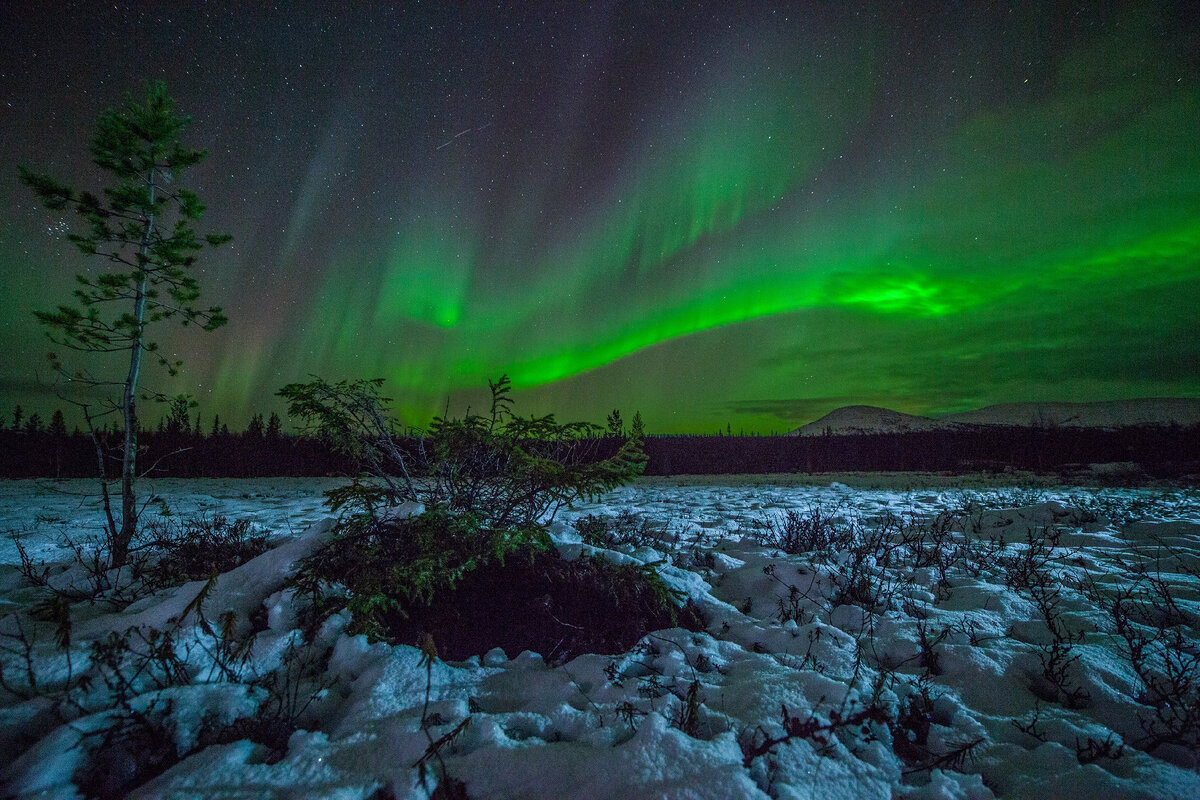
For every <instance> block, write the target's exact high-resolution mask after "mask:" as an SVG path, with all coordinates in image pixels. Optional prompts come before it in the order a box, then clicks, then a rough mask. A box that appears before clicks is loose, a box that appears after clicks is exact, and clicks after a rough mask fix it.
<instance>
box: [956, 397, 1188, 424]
mask: <svg viewBox="0 0 1200 800" xmlns="http://www.w3.org/2000/svg"><path fill="white" fill-rule="evenodd" d="M941 421H943V422H958V423H964V424H967V425H1022V426H1028V425H1033V426H1056V427H1065V428H1123V427H1127V426H1131V425H1184V426H1186V425H1197V424H1200V399H1198V398H1186V397H1152V398H1146V399H1142V400H1109V401H1104V402H1097V403H1002V404H1000V405H995V406H987V407H986V408H980V409H977V410H975V411H964V412H963V413H961V414H948V415H947V416H944V417H941Z"/></svg>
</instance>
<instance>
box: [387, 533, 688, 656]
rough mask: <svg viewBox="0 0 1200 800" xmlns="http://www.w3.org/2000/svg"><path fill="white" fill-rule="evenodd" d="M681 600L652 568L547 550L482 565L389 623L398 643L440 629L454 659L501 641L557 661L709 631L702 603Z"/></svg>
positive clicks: (437, 636) (438, 636) (514, 650)
mask: <svg viewBox="0 0 1200 800" xmlns="http://www.w3.org/2000/svg"><path fill="white" fill-rule="evenodd" d="M676 602H677V601H676V600H675V598H674V597H673V595H672V593H671V591H670V590H669V589H668V588H667V587H666V585H665V584H664V583H663V582H662V579H661V578H659V577H658V575H657V574H655V572H654V570H653V568H652V567H642V566H640V565H634V564H615V563H613V562H611V561H608V560H606V559H603V558H586V557H585V558H580V559H578V560H576V561H567V560H566V559H563V558H561V557H560V556H558V555H557V554H556V553H554V552H539V553H536V554H534V555H533V556H532V558H526V557H521V556H514V557H512V558H509V559H507V560H506V561H505V563H504V564H503V565H496V566H493V567H492V568H491V569H486V570H475V571H473V572H471V573H470V574H468V575H466V576H465V577H464V578H463V579H462V580H461V581H459V583H458V585H457V586H456V587H455V588H454V589H452V590H450V591H447V592H443V593H439V595H438V596H437V597H436V598H435V600H434V602H433V603H432V604H430V605H421V604H418V605H413V606H410V607H409V608H408V609H407V616H405V613H403V612H400V611H393V612H392V613H390V614H389V615H388V616H387V624H388V633H389V634H390V636H389V638H391V639H392V640H393V641H395V642H397V643H416V642H419V641H420V640H421V637H422V635H423V633H425V632H428V633H430V634H432V636H433V638H434V641H436V642H437V647H438V652H439V654H440V655H441V656H442V657H443V658H447V659H450V660H454V661H461V660H463V659H466V658H468V657H470V656H472V655H480V656H482V655H483V654H485V653H487V652H488V651H489V650H491V649H492V648H494V647H500V648H503V649H504V652H505V653H506V654H507V655H508V656H510V657H512V656H515V655H517V654H518V653H520V652H522V651H524V650H532V651H533V652H535V653H540V654H541V655H542V656H543V657H544V658H545V659H546V661H547V662H549V663H554V664H557V663H563V662H566V661H569V660H570V659H572V658H574V657H575V656H578V655H582V654H584V653H601V654H613V653H623V652H625V651H627V650H629V649H630V648H631V647H633V646H634V645H635V644H636V643H637V642H638V640H639V639H641V638H642V637H643V636H645V635H646V634H647V633H650V632H651V631H656V630H662V629H664V628H673V627H677V626H679V627H684V628H687V629H688V630H692V631H701V630H704V620H703V619H702V618H701V616H700V613H699V609H698V608H696V606H695V605H693V604H691V603H687V604H685V605H684V606H683V607H682V608H680V607H679V606H678V605H677V604H676Z"/></svg>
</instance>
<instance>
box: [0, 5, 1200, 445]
mask: <svg viewBox="0 0 1200 800" xmlns="http://www.w3.org/2000/svg"><path fill="white" fill-rule="evenodd" d="M1012 5H1013V6H1014V7H1013V8H1004V7H1001V6H1000V4H983V3H961V4H952V5H948V6H943V5H935V4H925V3H915V4H914V3H909V4H903V5H901V4H899V3H891V2H881V3H870V4H862V5H857V4H849V3H847V4H842V3H831V4H821V5H819V6H810V5H807V4H805V5H786V6H785V5H780V6H777V7H771V6H767V5H765V4H756V3H751V4H742V3H724V2H723V3H716V4H711V5H697V4H692V3H689V4H683V3H649V2H646V3H641V2H639V3H627V4H626V3H618V4H593V5H587V6H584V5H577V4H574V3H553V4H547V5H542V4H535V3H530V2H520V3H514V4H513V5H512V7H501V8H496V7H494V6H492V5H486V6H485V5H483V4H478V3H463V4H459V3H455V4H437V3H434V4H419V5H418V4H416V3H404V4H397V6H398V7H396V8H385V7H384V5H383V4H382V3H356V4H353V5H345V6H342V5H341V4H338V3H325V2H321V3H312V4H304V3H301V4H290V3H289V4H281V5H280V7H278V8H269V7H267V6H265V5H264V4H259V3H218V4H213V3H209V4H201V3H188V4H179V3H164V2H155V3H149V2H147V3H132V4H129V3H115V4H114V3H108V4H104V5H101V4H97V3H87V4H76V3H71V4H65V3H59V2H46V3H15V2H14V3H5V4H4V5H3V10H2V11H0V15H2V23H3V28H2V29H3V31H4V43H5V46H4V48H3V52H2V53H0V143H2V144H0V146H2V147H3V149H4V169H3V170H0V193H2V202H3V207H4V208H5V209H6V213H4V214H3V215H2V217H0V281H2V285H3V301H2V302H3V314H2V315H0V410H2V411H3V413H4V414H5V415H6V416H7V415H8V414H9V409H10V408H11V406H12V405H13V403H15V402H22V403H24V404H25V405H26V407H27V408H34V409H40V410H41V411H42V414H43V416H45V415H47V414H48V412H49V411H50V410H52V409H53V408H54V407H55V406H56V405H59V403H58V402H57V401H56V400H55V398H54V397H53V396H52V395H50V394H47V392H46V390H44V389H39V387H38V381H39V380H41V381H44V382H48V381H49V378H50V375H49V371H48V370H47V368H46V367H45V366H44V361H43V358H42V356H43V354H44V353H45V352H46V351H47V350H48V349H49V348H50V345H49V343H48V342H47V341H46V340H45V338H44V336H43V333H42V330H41V328H40V327H39V326H38V325H37V323H36V322H35V320H34V318H33V315H32V313H31V312H32V310H33V309H35V308H49V307H52V306H53V305H55V304H56V303H58V302H61V301H63V300H66V299H67V298H68V296H69V292H70V288H71V285H72V279H73V275H74V273H75V272H78V271H81V270H82V269H84V268H86V267H87V261H86V260H85V259H84V258H83V257H82V256H80V255H78V254H77V253H76V252H75V251H74V250H73V248H72V247H71V245H70V244H69V243H68V242H67V241H66V240H65V234H66V232H67V231H68V230H70V226H72V225H78V222H77V220H76V219H73V218H72V217H71V216H70V215H69V214H67V213H62V214H56V215H54V216H50V215H48V213H47V212H46V210H45V209H42V208H39V207H37V204H36V203H35V202H34V198H33V196H32V193H31V192H30V191H29V190H28V189H26V188H25V187H24V186H22V185H20V183H19V182H18V180H17V165H18V164H24V165H28V166H31V167H34V168H37V169H42V170H45V171H48V172H50V173H52V174H54V175H55V176H57V177H59V178H60V179H64V180H67V181H68V182H72V183H74V184H75V185H77V186H78V187H79V188H85V189H92V190H95V189H97V188H99V184H98V182H97V181H98V177H97V176H96V175H95V172H94V170H93V169H92V168H91V166H90V164H89V162H88V155H87V140H88V137H89V135H90V131H91V128H92V124H93V122H94V120H95V118H96V116H97V114H98V113H99V112H100V110H101V109H102V108H104V107H106V106H111V105H114V104H116V103H117V102H118V101H119V100H120V98H121V95H122V93H123V92H125V91H128V90H131V89H133V90H137V89H138V87H139V86H140V84H141V82H142V81H143V80H145V79H157V78H162V79H164V80H166V81H167V84H168V87H169V89H170V90H171V92H172V94H173V95H174V96H175V97H176V99H177V101H178V104H179V107H180V109H181V110H183V111H184V112H186V113H189V114H191V115H192V116H193V118H194V123H193V125H192V127H191V128H190V130H189V134H188V136H187V137H186V139H187V141H188V142H190V143H191V144H194V145H196V146H200V147H205V148H208V149H209V151H210V156H209V158H208V160H207V161H206V162H205V163H204V164H202V165H200V166H199V167H197V168H195V169H193V170H192V171H191V172H190V174H189V177H188V178H187V180H186V181H185V183H186V184H187V185H189V186H190V187H191V188H193V189H195V190H196V191H197V192H199V193H200V195H201V197H202V198H203V199H204V200H205V202H206V203H207V204H208V208H209V210H208V212H207V214H206V216H205V219H204V220H203V222H202V225H201V230H202V231H205V232H228V233H231V234H233V235H234V237H235V241H234V243H233V244H232V245H229V246H227V247H226V248H224V249H222V250H218V251H211V252H209V253H207V254H205V255H204V256H203V257H202V260H201V262H200V266H201V268H202V271H201V273H200V275H199V277H200V281H201V284H202V287H203V289H204V294H203V295H202V301H203V302H204V303H205V304H207V303H215V304H219V305H222V306H223V307H224V308H225V311H226V314H227V315H228V316H229V318H230V323H229V325H228V326H226V327H225V328H223V329H221V330H220V331H218V332H216V333H212V334H204V333H202V332H196V331H194V330H191V329H189V330H187V331H182V330H179V329H171V330H170V331H169V333H168V332H167V329H165V328H164V329H163V330H162V331H161V337H160V338H162V339H163V341H164V349H167V350H174V351H177V352H178V353H179V355H180V357H181V358H183V359H184V360H185V369H184V371H183V373H182V375H181V376H180V378H179V379H177V380H175V381H170V380H167V379H166V378H165V376H164V375H162V374H161V373H159V372H155V371H154V370H149V371H148V372H147V373H146V384H147V386H151V387H153V388H158V389H162V390H164V391H167V392H169V393H174V392H179V391H186V392H190V393H192V394H194V395H195V396H196V398H197V399H198V400H199V402H200V410H201V412H202V413H203V414H204V415H205V424H206V425H207V424H208V420H209V419H211V415H212V414H213V413H215V412H219V413H220V414H221V416H222V418H223V419H228V420H229V421H230V422H231V423H232V424H233V425H235V426H237V427H240V425H241V424H244V422H245V420H246V419H247V418H248V416H249V414H250V413H251V412H253V411H269V410H272V409H279V408H281V406H280V404H279V402H278V400H277V399H276V398H274V397H273V395H274V392H275V391H276V390H277V389H278V388H279V387H280V386H282V385H283V384H285V383H287V382H290V381H295V380H303V379H305V378H306V376H307V375H309V374H317V375H321V376H323V377H327V378H341V377H351V378H355V377H375V376H379V377H383V378H386V380H387V390H388V392H389V393H390V394H391V395H392V396H394V397H395V398H396V399H397V407H398V408H399V410H401V411H402V412H403V415H404V417H405V419H406V421H409V422H415V423H421V422H424V421H426V420H427V419H428V417H429V416H430V415H431V414H434V413H440V412H442V411H443V410H444V409H445V408H446V407H447V405H449V408H450V410H451V411H452V412H461V411H462V410H463V409H464V408H465V407H466V405H467V404H468V403H474V404H475V405H476V407H478V404H479V403H480V402H481V394H480V393H479V392H478V391H477V390H479V389H480V388H486V380H487V378H489V377H492V378H494V377H497V376H499V375H500V374H501V373H504V372H507V373H508V374H509V375H510V376H511V378H512V380H513V383H514V385H515V386H516V387H517V388H518V389H519V390H520V391H519V392H518V396H517V398H518V402H519V405H518V411H524V412H527V413H528V412H548V411H555V412H557V413H558V415H559V416H560V418H566V419H580V418H582V419H590V420H593V421H597V422H602V421H603V418H604V415H605V414H606V413H607V412H608V411H610V410H611V409H613V408H620V409H621V410H622V413H623V415H624V416H625V418H626V419H628V418H630V417H632V416H633V412H634V411H635V410H640V411H641V413H642V415H643V417H644V418H645V420H646V425H647V428H648V430H650V431H651V432H685V431H703V432H713V431H715V430H717V429H722V430H724V429H725V428H726V426H727V425H728V426H730V427H731V428H732V429H733V430H734V431H735V432H736V431H739V430H745V431H747V432H750V431H755V432H769V431H780V432H782V431H786V430H788V429H790V428H793V427H795V426H797V425H799V424H802V423H805V422H808V421H810V420H812V419H814V418H815V417H818V416H820V415H821V414H823V413H825V412H827V411H830V410H832V409H834V408H836V407H838V406H842V405H849V404H855V403H868V404H872V405H881V406H887V407H890V408H894V409H896V410H899V411H905V412H910V413H924V414H938V413H945V412H951V411H959V410H964V409H968V408H975V407H979V406H982V405H987V404H990V403H999V402H1012V401H1026V400H1063V401H1078V400H1112V399H1124V398H1134V397H1156V396H1157V397H1165V396H1200V335H1198V334H1200V323H1198V322H1197V319H1198V314H1197V310H1196V307H1197V306H1198V305H1200V15H1198V13H1197V7H1198V5H1200V4H1195V3H1188V2H1185V3H1180V4H1169V3H1163V4H1152V5H1142V6H1139V5H1137V4H1134V3H1114V4H1093V3H1080V4H1072V3H1056V4H1041V3H1014V4H1012ZM1094 5H1101V6H1104V7H1103V8H1100V9H1096V8H1092V6H1094ZM114 6H115V7H114ZM742 6H747V7H746V8H743V7H742ZM330 9H334V10H330ZM143 413H144V414H145V412H143ZM149 413H150V414H151V415H153V416H157V411H154V410H151V411H150V412H149Z"/></svg>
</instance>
